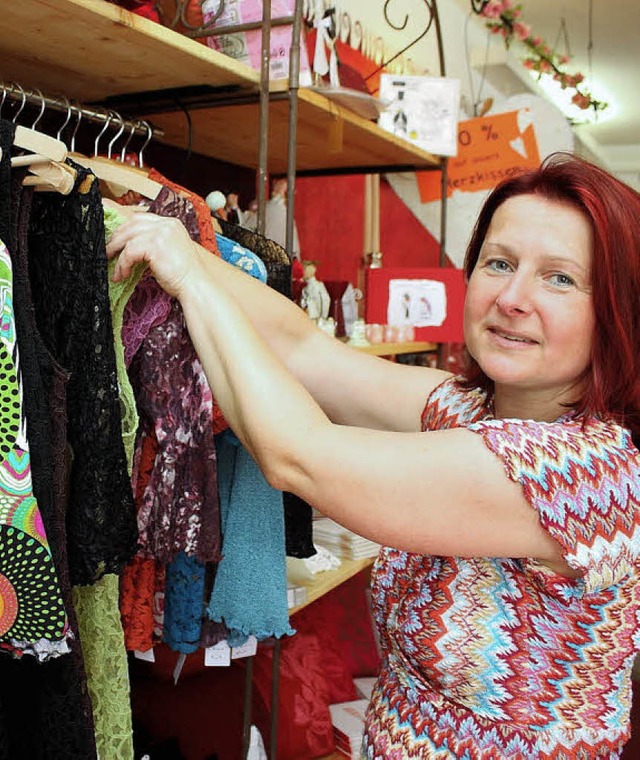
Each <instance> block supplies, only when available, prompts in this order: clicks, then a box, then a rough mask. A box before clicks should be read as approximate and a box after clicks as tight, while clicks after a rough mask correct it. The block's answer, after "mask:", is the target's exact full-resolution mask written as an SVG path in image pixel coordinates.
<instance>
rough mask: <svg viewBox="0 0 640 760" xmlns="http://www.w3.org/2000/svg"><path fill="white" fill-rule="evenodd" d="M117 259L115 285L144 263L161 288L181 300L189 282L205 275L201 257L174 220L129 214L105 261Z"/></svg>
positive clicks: (114, 237) (117, 231)
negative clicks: (134, 267)
mask: <svg viewBox="0 0 640 760" xmlns="http://www.w3.org/2000/svg"><path fill="white" fill-rule="evenodd" d="M115 256H117V257H118V259H117V262H116V268H115V272H114V275H113V279H114V282H118V281H120V280H124V279H125V278H127V277H128V276H129V274H130V273H131V269H132V267H133V266H134V265H135V264H138V263H140V262H146V263H147V264H148V265H149V267H150V268H151V270H152V272H153V274H154V276H155V278H156V280H157V281H158V283H159V284H160V286H161V287H162V288H163V289H164V290H166V291H167V293H169V294H170V295H172V296H176V297H178V298H180V296H181V294H182V293H184V291H185V289H186V288H187V287H188V285H189V283H190V282H197V280H198V278H202V277H203V276H205V275H204V268H203V262H202V258H201V253H200V250H199V248H198V246H197V245H196V243H194V242H193V241H192V240H191V238H190V237H189V234H188V232H187V230H186V229H185V227H184V225H183V224H182V223H181V222H180V221H179V220H177V219H171V218H166V217H161V216H156V215H155V214H149V213H136V214H132V215H131V216H130V217H129V218H128V219H127V221H126V222H124V224H122V225H121V226H120V227H119V228H118V229H117V230H116V231H115V232H114V234H113V235H112V237H111V239H110V240H109V243H108V244H107V257H108V258H110V259H112V258H114V257H115Z"/></svg>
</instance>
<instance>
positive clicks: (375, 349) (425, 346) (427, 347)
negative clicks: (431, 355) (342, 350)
mask: <svg viewBox="0 0 640 760" xmlns="http://www.w3.org/2000/svg"><path fill="white" fill-rule="evenodd" d="M356 348H357V349H358V351H364V352H365V353H367V354H373V355H374V356H397V355H398V354H420V353H423V352H425V351H436V350H437V348H438V344H437V343H429V342H426V341H413V342H411V343H371V344H370V345H369V346H356Z"/></svg>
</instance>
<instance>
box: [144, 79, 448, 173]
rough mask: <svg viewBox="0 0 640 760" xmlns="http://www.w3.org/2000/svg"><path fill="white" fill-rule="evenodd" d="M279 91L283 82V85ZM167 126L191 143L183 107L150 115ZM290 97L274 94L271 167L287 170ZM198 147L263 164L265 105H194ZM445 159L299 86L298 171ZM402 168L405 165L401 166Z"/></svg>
mask: <svg viewBox="0 0 640 760" xmlns="http://www.w3.org/2000/svg"><path fill="white" fill-rule="evenodd" d="M277 90H278V91H280V90H281V87H278V88H277ZM149 116H150V118H152V119H153V122H154V124H157V125H158V126H159V127H160V128H161V129H162V130H163V131H164V138H163V140H164V141H165V142H168V143H170V144H172V145H178V146H186V145H187V144H188V142H189V131H188V130H189V126H188V124H187V123H186V120H185V118H184V114H183V113H162V114H157V115H155V116H154V115H153V114H150V115H149ZM288 120H289V102H288V100H286V99H284V100H283V99H280V100H272V101H271V104H270V108H269V150H268V156H269V159H268V169H269V171H270V172H272V173H274V174H284V173H286V170H287V141H288V134H289V121H288ZM190 128H191V139H192V146H193V150H195V151H196V152H197V153H202V154H204V155H216V156H218V157H220V158H222V159H224V160H225V161H229V162H230V163H235V164H240V165H242V166H250V167H253V168H256V167H257V166H258V145H259V110H258V108H257V106H256V105H255V104H251V103H250V104H231V105H224V106H218V107H217V108H203V109H199V110H194V111H191V127H190ZM438 165H439V159H437V158H436V157H434V156H433V155H431V153H427V152H426V151H424V150H421V149H420V148H417V147H416V146H415V145H413V144H412V143H409V142H407V141H406V140H402V139H400V138H398V137H396V136H395V135H392V134H390V133H389V132H385V130H383V129H382V128H381V127H379V126H378V125H377V124H374V123H373V122H370V121H367V120H366V119H363V118H362V117H360V116H358V115H357V114H355V113H352V112H350V111H348V110H347V109H345V108H342V107H341V106H338V105H336V104H335V103H332V102H331V101H330V100H328V99H327V98H325V97H324V96H323V95H319V94H318V93H316V92H312V91H311V90H305V89H301V90H299V92H298V130H297V148H296V166H297V172H298V174H305V173H320V172H322V173H332V174H336V173H340V172H344V171H363V172H366V171H371V170H373V169H380V170H383V169H390V168H391V167H404V168H407V169H408V168H415V169H432V168H434V167H436V166H438ZM397 170H400V169H397Z"/></svg>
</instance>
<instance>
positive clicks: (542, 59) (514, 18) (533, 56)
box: [471, 0, 608, 113]
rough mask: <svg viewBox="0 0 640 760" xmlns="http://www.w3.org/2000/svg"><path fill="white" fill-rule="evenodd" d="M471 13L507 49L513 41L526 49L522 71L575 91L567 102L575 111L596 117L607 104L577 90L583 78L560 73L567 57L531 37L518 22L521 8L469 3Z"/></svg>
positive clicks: (494, 1)
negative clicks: (497, 35)
mask: <svg viewBox="0 0 640 760" xmlns="http://www.w3.org/2000/svg"><path fill="white" fill-rule="evenodd" d="M471 10H472V11H473V12H474V13H475V14H477V15H478V16H482V18H483V19H484V22H485V26H486V27H487V28H488V29H489V30H490V31H491V32H492V33H493V34H499V35H501V36H502V37H503V38H504V44H505V46H506V47H507V48H509V46H510V45H511V42H512V41H513V39H514V38H516V39H517V40H519V41H520V42H521V43H522V44H523V45H524V47H525V48H526V49H527V55H526V56H525V57H524V58H523V61H522V62H523V64H524V66H525V68H527V69H529V70H531V71H536V72H538V75H539V77H541V76H542V75H543V74H549V75H550V76H552V77H553V79H555V80H556V82H558V83H559V84H560V86H561V87H562V89H563V90H566V89H572V90H575V94H574V95H573V97H572V98H571V102H572V103H574V105H576V106H578V108H581V109H583V110H586V109H588V108H593V110H594V111H595V112H596V113H598V111H604V110H605V108H607V107H608V103H605V102H604V101H602V100H596V99H595V98H594V97H593V96H592V95H591V93H590V92H589V91H588V90H585V89H584V87H581V86H580V85H581V84H582V82H583V81H584V75H583V74H581V73H580V72H577V73H575V74H567V73H566V72H565V71H563V70H562V67H563V66H564V65H565V64H567V63H569V60H570V59H569V56H568V55H559V54H558V53H556V52H555V51H553V50H552V49H551V48H550V47H549V45H547V44H546V42H545V41H544V40H543V39H542V38H541V37H534V36H533V35H532V34H531V27H530V26H529V25H528V24H525V23H523V21H522V20H521V16H522V5H520V4H518V5H513V3H512V0H471Z"/></svg>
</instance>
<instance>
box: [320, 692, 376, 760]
mask: <svg viewBox="0 0 640 760" xmlns="http://www.w3.org/2000/svg"><path fill="white" fill-rule="evenodd" d="M368 704H369V700H368V699H356V700H355V701H354V702H341V703H340V704H337V705H329V710H330V711H331V723H332V724H333V736H334V739H335V741H336V749H337V750H338V752H341V753H342V754H343V755H345V756H346V757H352V758H356V760H357V758H359V757H360V749H361V747H362V734H363V732H364V714H365V712H366V710H367V705H368Z"/></svg>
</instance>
